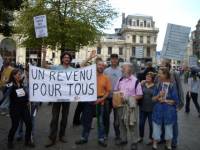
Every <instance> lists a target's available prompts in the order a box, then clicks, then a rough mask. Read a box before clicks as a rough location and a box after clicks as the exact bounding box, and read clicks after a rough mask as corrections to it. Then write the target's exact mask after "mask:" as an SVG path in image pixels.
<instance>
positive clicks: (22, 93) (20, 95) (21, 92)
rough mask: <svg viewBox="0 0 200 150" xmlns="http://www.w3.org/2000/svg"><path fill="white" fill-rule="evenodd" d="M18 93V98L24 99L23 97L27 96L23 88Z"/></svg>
mask: <svg viewBox="0 0 200 150" xmlns="http://www.w3.org/2000/svg"><path fill="white" fill-rule="evenodd" d="M16 93H17V97H23V96H25V95H26V93H25V91H24V89H23V88H20V89H17V90H16Z"/></svg>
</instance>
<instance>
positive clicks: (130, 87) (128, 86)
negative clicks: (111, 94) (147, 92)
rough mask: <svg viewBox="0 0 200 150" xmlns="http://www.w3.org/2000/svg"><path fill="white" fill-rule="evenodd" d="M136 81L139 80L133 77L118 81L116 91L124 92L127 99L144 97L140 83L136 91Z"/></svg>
mask: <svg viewBox="0 0 200 150" xmlns="http://www.w3.org/2000/svg"><path fill="white" fill-rule="evenodd" d="M136 81H137V78H136V77H135V76H133V75H131V76H130V77H128V78H125V77H123V78H121V79H120V80H118V81H117V84H116V86H115V90H116V91H121V92H123V94H124V96H125V97H128V96H138V95H143V92H142V87H141V84H140V83H138V85H137V88H136V89H135V84H136Z"/></svg>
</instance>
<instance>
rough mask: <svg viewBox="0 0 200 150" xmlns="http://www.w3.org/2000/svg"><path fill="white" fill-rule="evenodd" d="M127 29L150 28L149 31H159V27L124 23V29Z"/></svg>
mask: <svg viewBox="0 0 200 150" xmlns="http://www.w3.org/2000/svg"><path fill="white" fill-rule="evenodd" d="M125 29H131V30H149V31H152V30H155V31H159V28H156V27H140V26H130V25H123V26H122V30H125Z"/></svg>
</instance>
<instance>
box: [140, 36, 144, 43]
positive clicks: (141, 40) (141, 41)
mask: <svg viewBox="0 0 200 150" xmlns="http://www.w3.org/2000/svg"><path fill="white" fill-rule="evenodd" d="M140 43H141V44H142V43H143V36H140Z"/></svg>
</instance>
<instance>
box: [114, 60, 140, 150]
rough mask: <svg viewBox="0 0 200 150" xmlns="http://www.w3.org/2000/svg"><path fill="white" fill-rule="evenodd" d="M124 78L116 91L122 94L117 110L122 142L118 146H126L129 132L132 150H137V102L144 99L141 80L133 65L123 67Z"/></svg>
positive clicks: (120, 80)
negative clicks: (135, 74)
mask: <svg viewBox="0 0 200 150" xmlns="http://www.w3.org/2000/svg"><path fill="white" fill-rule="evenodd" d="M122 73H123V76H122V78H120V79H119V81H118V82H117V84H116V86H115V90H116V91H119V92H121V93H122V97H123V98H122V105H121V106H120V107H118V108H117V115H118V117H119V118H120V136H121V141H120V142H119V143H117V145H121V146H123V145H126V144H127V143H128V140H127V131H128V132H129V134H130V138H131V139H130V141H131V142H132V143H131V150H137V116H138V106H137V101H138V100H140V99H141V98H142V95H143V93H142V88H141V84H140V83H139V80H138V79H137V78H136V77H135V76H134V75H133V67H132V64H131V63H124V64H123V65H122Z"/></svg>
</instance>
